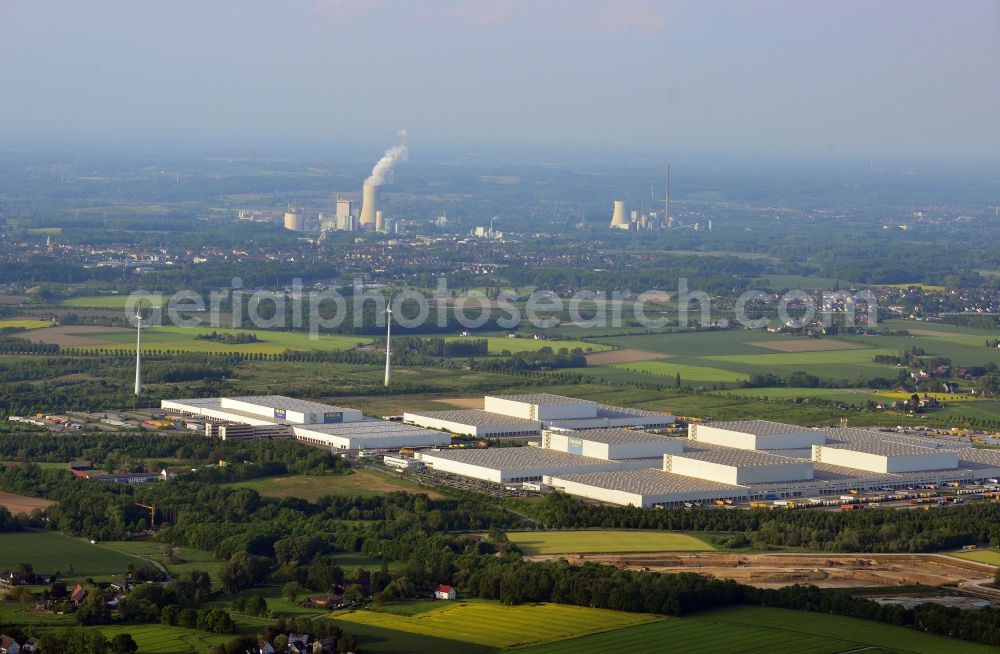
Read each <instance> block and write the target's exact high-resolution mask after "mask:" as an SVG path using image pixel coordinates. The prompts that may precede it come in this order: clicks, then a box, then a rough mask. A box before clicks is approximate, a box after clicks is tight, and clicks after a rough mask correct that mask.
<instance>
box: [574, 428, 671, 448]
mask: <svg viewBox="0 0 1000 654" xmlns="http://www.w3.org/2000/svg"><path fill="white" fill-rule="evenodd" d="M556 433H561V434H563V435H565V436H568V437H570V438H579V439H582V440H585V441H591V442H594V443H607V444H608V445H622V444H626V443H660V442H663V441H683V440H687V439H684V438H679V437H676V436H663V435H661V434H651V433H650V432H648V431H639V430H637V429H620V428H619V429H578V430H576V431H566V432H556Z"/></svg>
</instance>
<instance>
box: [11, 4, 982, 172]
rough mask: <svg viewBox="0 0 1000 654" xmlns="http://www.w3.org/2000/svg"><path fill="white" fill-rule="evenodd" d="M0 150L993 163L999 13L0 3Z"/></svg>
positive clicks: (905, 7) (873, 8) (814, 7)
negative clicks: (162, 148)
mask: <svg viewBox="0 0 1000 654" xmlns="http://www.w3.org/2000/svg"><path fill="white" fill-rule="evenodd" d="M0 61H2V62H3V63H2V65H0V82H2V84H0V88H2V94H0V126H2V127H0V139H19V138H23V137H28V138H38V137H52V138H63V137H76V138H84V139H90V138H93V137H100V138H108V139H113V140H115V141H129V140H133V139H134V140H143V141H148V140H151V139H154V140H164V141H173V140H180V141H202V142H208V143H252V144H273V143H289V144H294V143H304V142H310V143H316V144H337V143H349V144H352V145H367V144H371V145H372V147H373V148H375V149H376V150H380V149H381V148H383V147H385V146H387V145H390V144H391V143H392V142H393V140H394V138H395V137H394V134H395V132H396V131H397V130H399V129H403V128H405V129H407V130H408V131H409V133H410V138H411V146H412V149H414V150H415V151H416V150H417V149H418V148H419V147H421V146H422V145H423V146H425V147H428V148H430V147H435V148H437V147H450V146H455V145H459V146H465V147H470V148H471V147H491V146H514V147H522V146H531V147H536V148H545V147H558V148H560V149H580V150H587V149H605V150H607V149H612V150H626V151H627V150H644V151H661V150H662V151H665V152H679V153H681V152H683V153H699V152H704V153H734V154H741V153H754V154H785V153H791V154H806V155H823V156H831V155H832V156H848V157H856V156H857V157H864V158H869V157H874V158H880V157H938V156H941V157H948V158H952V159H964V158H970V159H971V158H980V157H991V158H997V157H1000V118H998V116H1000V0H954V1H951V2H948V1H943V0H932V1H925V0H903V1H880V0H864V1H854V0H772V1H764V0H761V1H750V0H746V1H737V0H726V1H716V0H692V1H677V2H671V1H667V0H661V1H654V0H617V1H616V0H412V1H404V0H281V1H279V0H273V1H272V0H197V1H194V0H191V1H188V0H121V1H104V0H86V1H81V0H44V1H38V0H0Z"/></svg>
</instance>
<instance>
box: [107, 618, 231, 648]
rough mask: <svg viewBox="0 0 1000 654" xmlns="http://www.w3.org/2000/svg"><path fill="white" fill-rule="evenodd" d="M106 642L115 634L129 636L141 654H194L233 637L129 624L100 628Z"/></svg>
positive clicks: (193, 630)
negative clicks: (106, 639)
mask: <svg viewBox="0 0 1000 654" xmlns="http://www.w3.org/2000/svg"><path fill="white" fill-rule="evenodd" d="M100 631H101V633H103V634H104V635H105V636H106V637H107V638H108V640H110V639H112V638H114V637H115V636H116V635H117V634H121V633H125V634H131V636H132V638H133V639H135V642H136V644H137V645H139V652H141V653H142V654H194V653H195V652H204V651H206V650H207V649H208V648H209V647H211V646H212V645H218V644H221V643H226V642H228V641H230V640H231V639H232V638H233V637H232V636H231V635H230V636H225V635H215V634H210V633H208V632H207V631H198V630H196V629H184V628H183V627H167V626H164V625H159V624H129V625H113V626H102V627H100Z"/></svg>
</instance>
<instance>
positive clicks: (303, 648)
mask: <svg viewBox="0 0 1000 654" xmlns="http://www.w3.org/2000/svg"><path fill="white" fill-rule="evenodd" d="M311 643H312V636H310V635H309V634H288V654H309V653H310V652H312V646H311Z"/></svg>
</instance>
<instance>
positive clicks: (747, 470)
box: [663, 448, 813, 485]
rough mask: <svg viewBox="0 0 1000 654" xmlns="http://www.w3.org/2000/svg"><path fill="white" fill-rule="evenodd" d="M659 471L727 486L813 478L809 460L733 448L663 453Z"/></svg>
mask: <svg viewBox="0 0 1000 654" xmlns="http://www.w3.org/2000/svg"><path fill="white" fill-rule="evenodd" d="M663 471H664V472H671V473H674V474H676V475H683V476H685V477H695V478H697V479H704V480H706V481H715V482H720V483H723V484H731V485H745V484H764V483H769V482H785V481H801V480H805V479H812V478H813V466H812V462H811V461H803V460H801V459H792V458H789V457H784V456H777V455H775V454H768V453H767V452H761V451H755V450H743V449H734V448H718V449H710V450H701V451H693V452H684V453H683V454H666V455H664V457H663Z"/></svg>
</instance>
